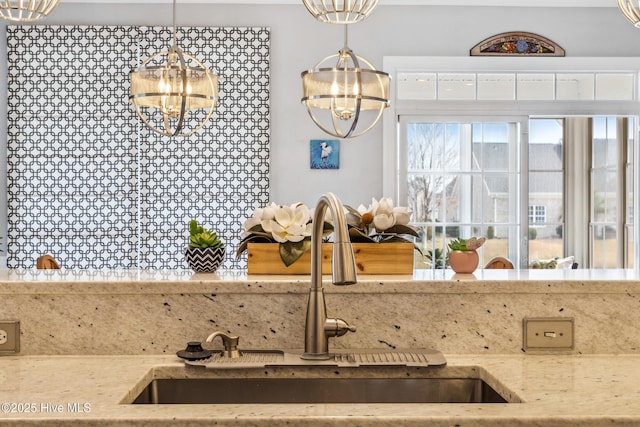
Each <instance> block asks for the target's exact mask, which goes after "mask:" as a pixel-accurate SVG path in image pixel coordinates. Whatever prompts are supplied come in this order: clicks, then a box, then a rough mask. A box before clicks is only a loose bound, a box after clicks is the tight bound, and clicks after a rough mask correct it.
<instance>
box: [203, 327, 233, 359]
mask: <svg viewBox="0 0 640 427" xmlns="http://www.w3.org/2000/svg"><path fill="white" fill-rule="evenodd" d="M216 337H220V338H222V345H223V346H224V352H223V355H224V356H225V357H230V358H233V359H234V358H236V357H240V350H238V342H240V337H239V336H237V335H227V334H225V333H224V332H220V331H216V332H214V333H212V334H211V335H209V336H208V337H207V342H213V340H214V339H216Z"/></svg>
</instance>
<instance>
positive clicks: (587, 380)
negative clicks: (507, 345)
mask: <svg viewBox="0 0 640 427" xmlns="http://www.w3.org/2000/svg"><path fill="white" fill-rule="evenodd" d="M445 356H446V357H447V359H448V365H447V367H446V369H456V368H458V367H471V366H472V367H475V368H476V369H478V370H479V371H481V377H484V379H486V380H487V381H488V382H493V385H494V386H496V385H497V386H499V387H504V388H506V389H508V390H510V391H511V392H513V393H514V394H515V395H517V396H518V397H519V398H520V399H521V400H522V403H506V404H375V405H372V404H348V405H347V404H288V405H282V404H267V405H228V404H227V405H215V404H205V405H129V404H125V403H121V402H127V401H131V399H132V396H133V395H134V394H136V393H137V392H138V390H139V389H141V387H142V385H141V384H143V383H145V382H146V381H148V380H150V379H151V378H153V377H165V376H168V375H167V374H168V373H172V374H171V375H173V376H176V373H178V374H177V375H178V376H180V372H182V370H184V369H186V368H185V367H184V366H183V364H182V363H181V362H180V361H179V360H178V359H177V358H175V357H171V356H24V357H4V358H2V359H1V360H0V425H2V426H43V425H46V426H71V425H73V426H83V425H86V426H88V425H109V426H125V425H127V426H176V425H179V426H205V425H214V424H215V425H218V426H282V425H291V426H338V425H340V426H344V425H357V426H427V427H429V426H437V427H445V426H446V427H480V426H492V427H506V426H509V427H518V426H545V427H555V426H581V427H591V426H593V427H607V426H617V427H619V426H638V425H640V405H639V404H638V402H639V401H640V369H638V366H640V356H631V355H618V356H604V355H599V356H596V355H590V356H585V355H582V356H576V355H565V356H531V355H445ZM349 369H353V368H346V369H344V370H343V372H344V374H343V375H348V370H349ZM428 369H431V368H428ZM27 411H30V412H27Z"/></svg>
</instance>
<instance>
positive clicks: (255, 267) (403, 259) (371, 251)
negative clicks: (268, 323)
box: [247, 243, 415, 274]
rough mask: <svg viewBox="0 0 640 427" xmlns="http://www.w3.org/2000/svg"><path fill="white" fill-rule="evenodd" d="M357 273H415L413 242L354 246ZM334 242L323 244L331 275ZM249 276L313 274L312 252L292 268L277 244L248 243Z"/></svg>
mask: <svg viewBox="0 0 640 427" xmlns="http://www.w3.org/2000/svg"><path fill="white" fill-rule="evenodd" d="M352 246H353V253H354V255H355V257H356V269H357V272H358V274H413V259H414V258H413V257H414V251H415V249H414V246H413V243H382V244H380V243H353V244H352ZM332 248H333V245H332V244H331V243H323V244H322V272H323V274H330V273H331V251H332V250H333V249H332ZM247 255H248V257H247V271H248V273H249V274H311V251H307V252H306V253H305V254H304V255H302V257H301V258H300V259H299V260H298V261H296V262H295V263H293V264H292V265H290V266H289V267H287V266H285V265H284V263H283V262H282V259H280V253H279V252H278V243H249V245H248V248H247Z"/></svg>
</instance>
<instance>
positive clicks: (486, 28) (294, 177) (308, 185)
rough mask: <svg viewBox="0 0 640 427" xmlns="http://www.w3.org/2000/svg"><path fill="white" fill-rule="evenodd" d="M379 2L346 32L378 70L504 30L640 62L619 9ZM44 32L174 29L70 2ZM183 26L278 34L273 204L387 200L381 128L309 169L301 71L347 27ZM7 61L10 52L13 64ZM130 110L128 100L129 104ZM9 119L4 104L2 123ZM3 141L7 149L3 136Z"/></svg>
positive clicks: (298, 23) (262, 16)
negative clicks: (333, 197)
mask: <svg viewBox="0 0 640 427" xmlns="http://www.w3.org/2000/svg"><path fill="white" fill-rule="evenodd" d="M381 3H382V4H383V5H381V6H379V7H378V9H377V10H376V11H375V12H374V13H373V14H372V16H371V17H369V18H368V19H367V20H365V21H364V22H362V23H360V24H357V25H352V26H351V27H350V29H349V46H350V47H351V48H352V49H353V50H354V51H355V52H356V53H357V54H359V55H361V56H364V57H365V58H367V59H369V60H370V61H372V62H373V63H374V64H375V65H376V66H377V67H381V66H382V58H383V57H384V56H413V55H416V56H436V55H443V56H467V55H468V54H469V49H470V48H471V47H472V46H474V45H475V44H476V43H478V42H479V41H481V40H483V39H485V38H487V37H489V36H492V35H494V34H497V33H501V32H505V31H529V32H533V33H537V34H540V35H542V36H545V37H547V38H549V39H551V40H553V41H555V42H556V43H558V44H559V45H560V46H562V47H563V48H564V49H565V50H566V54H567V56H640V43H638V41H640V30H637V29H635V28H633V26H632V25H631V24H630V23H628V22H627V21H626V20H625V18H624V17H623V16H622V14H621V13H620V12H618V10H617V8H615V2H613V1H612V6H613V7H611V8H537V7H534V8H526V7H515V8H508V7H499V8H498V7H491V8H489V7H460V6H452V7H444V6H443V7H440V6H438V7H435V6H384V2H381ZM43 24H49V25H57V24H58V25H72V24H82V25H92V24H95V25H171V4H160V5H142V4H110V5H100V4H81V3H65V2H64V1H63V2H62V3H61V5H60V6H59V7H58V9H57V10H56V11H54V13H53V14H52V15H51V16H50V17H49V18H47V19H46V20H45V21H44V22H43ZM178 25H195V26H267V27H270V28H271V38H272V39H271V40H272V45H271V147H272V151H271V154H272V160H271V199H272V200H273V201H275V202H277V203H293V202H296V201H301V202H304V203H307V204H309V205H314V204H315V202H316V200H317V198H318V196H319V195H320V194H321V193H323V192H325V191H333V192H335V193H336V194H337V195H338V196H339V197H340V198H341V199H342V200H343V201H344V202H345V203H348V204H353V205H357V204H358V203H367V202H368V201H369V199H370V198H371V197H381V196H383V194H382V175H381V168H382V126H381V125H380V124H379V125H378V126H377V127H376V128H375V129H374V130H372V131H371V132H369V133H368V134H366V135H364V136H362V137H359V138H355V139H349V140H343V141H342V142H341V159H340V169H339V170H333V171H327V170H311V169H309V140H310V139H317V138H323V137H325V136H324V134H323V133H322V131H320V130H319V129H318V128H316V127H315V125H314V124H313V123H312V121H311V119H310V118H309V117H308V115H307V113H306V110H305V108H304V107H303V106H302V105H301V104H300V96H301V83H300V72H301V71H303V70H305V69H307V68H310V67H311V66H313V64H315V63H316V62H317V61H318V60H320V59H322V58H323V57H325V56H327V55H329V54H333V53H336V52H337V51H338V50H339V49H340V48H341V47H342V44H343V41H342V36H343V31H342V28H341V27H339V26H333V25H329V24H322V23H319V22H317V21H315V20H314V19H313V18H312V17H311V15H309V13H308V12H307V11H306V9H305V8H304V6H302V4H300V5H271V6H269V5H265V6H261V5H235V6H234V5H219V4H217V5H212V4H181V3H179V4H178ZM1 29H2V30H4V28H1ZM3 39H4V37H3ZM4 52H6V50H4V49H3V55H6V53H4ZM128 71H129V70H125V73H123V75H124V76H126V73H127V72H128ZM2 73H4V74H6V71H4V70H3V71H2ZM0 79H1V80H2V81H0V84H1V86H0V93H1V95H2V97H3V98H4V99H6V83H5V82H6V76H3V75H2V74H0ZM123 102H128V101H127V100H126V99H123ZM5 116H6V105H4V103H3V104H2V105H0V117H2V118H4V117H5ZM5 129H6V126H5ZM1 137H2V141H1V142H3V145H5V146H6V135H1ZM2 163H4V162H2ZM3 167H4V165H3ZM1 172H2V171H0V173H1ZM5 204H6V203H5ZM3 234H5V233H3Z"/></svg>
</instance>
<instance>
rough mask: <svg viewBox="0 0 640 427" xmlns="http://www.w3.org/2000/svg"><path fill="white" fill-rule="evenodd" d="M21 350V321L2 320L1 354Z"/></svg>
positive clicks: (14, 352)
mask: <svg viewBox="0 0 640 427" xmlns="http://www.w3.org/2000/svg"><path fill="white" fill-rule="evenodd" d="M19 352H20V321H19V320H0V355H6V354H16V353H19Z"/></svg>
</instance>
